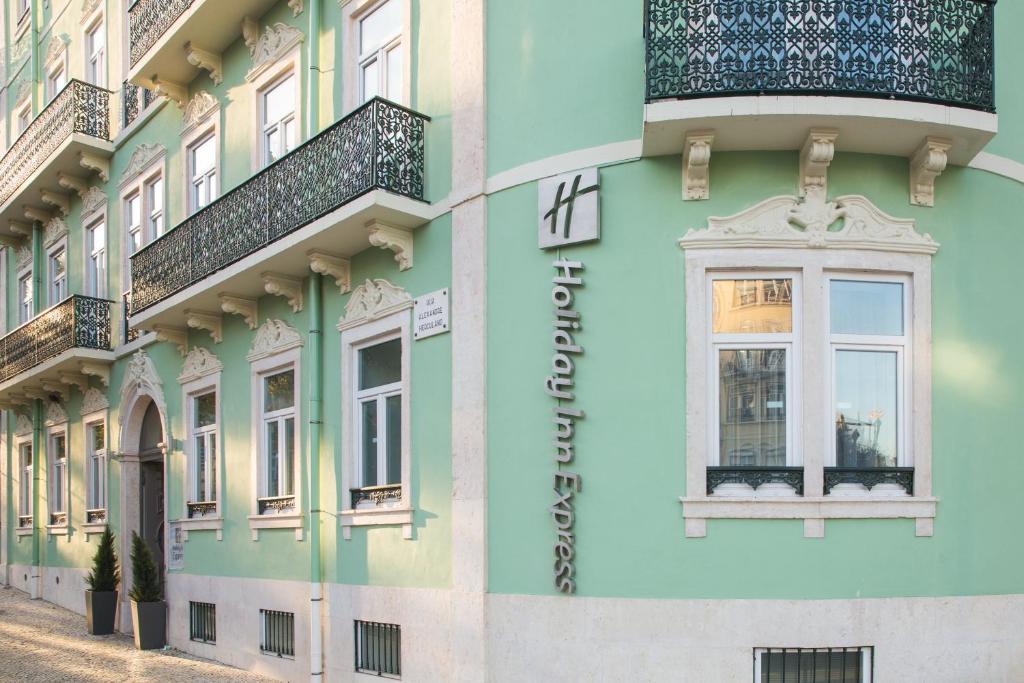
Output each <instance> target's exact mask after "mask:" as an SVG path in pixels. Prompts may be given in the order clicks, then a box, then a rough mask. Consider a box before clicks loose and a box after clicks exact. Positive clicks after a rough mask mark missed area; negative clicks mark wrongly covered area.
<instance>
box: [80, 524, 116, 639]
mask: <svg viewBox="0 0 1024 683" xmlns="http://www.w3.org/2000/svg"><path fill="white" fill-rule="evenodd" d="M120 578H121V577H120V576H118V572H117V555H115V554H114V534H112V533H111V532H110V527H107V528H105V529H104V530H103V535H102V536H101V537H100V546H99V547H98V548H97V549H96V555H95V556H93V558H92V571H91V572H89V575H88V576H86V577H85V583H86V584H87V585H88V586H89V589H88V590H87V591H85V623H86V626H87V627H88V629H89V633H90V634H91V635H94V636H105V635H109V634H111V633H113V632H114V617H115V616H116V614H117V584H118V581H120Z"/></svg>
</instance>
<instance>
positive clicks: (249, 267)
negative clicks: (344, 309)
mask: <svg viewBox="0 0 1024 683" xmlns="http://www.w3.org/2000/svg"><path fill="white" fill-rule="evenodd" d="M433 213H434V209H433V208H432V207H431V206H430V205H429V204H427V203H425V202H421V201H417V200H415V199H410V198H408V197H403V196H400V195H397V194H394V193H391V192H387V191H385V190H373V191H371V192H367V193H366V194H364V195H362V196H360V197H357V198H356V199H353V200H352V201H350V202H348V203H347V204H345V205H343V206H341V207H340V208H338V209H335V210H334V211H332V212H331V213H329V214H327V215H326V216H323V217H322V218H320V219H318V220H316V221H313V222H312V223H310V224H309V225H306V226H305V227H303V228H300V229H298V230H295V231H294V232H292V233H289V234H287V235H285V236H284V237H282V238H281V239H279V240H277V241H276V242H273V243H271V244H269V245H268V246H266V247H264V248H262V249H260V250H259V251H256V252H254V253H252V254H250V255H249V256H246V257H245V258H243V259H241V260H239V261H237V262H235V263H233V264H231V265H229V266H227V267H225V268H224V269H222V270H220V271H217V272H216V273H214V274H212V275H210V276H208V277H205V278H203V279H202V280H201V281H199V282H197V283H195V284H193V285H191V286H189V287H187V288H185V289H183V290H181V291H180V292H177V293H176V294H173V295H171V296H169V297H167V298H166V299H163V300H162V301H160V302H158V303H156V304H153V305H152V306H149V307H148V308H146V309H144V310H142V311H140V312H138V313H136V314H135V315H132V316H131V318H130V320H129V324H130V325H131V327H133V328H136V329H142V330H152V329H154V327H159V326H167V327H176V328H184V327H185V325H186V320H187V318H188V316H187V315H186V313H185V311H186V310H190V311H200V312H207V313H213V314H216V315H221V300H220V295H221V294H226V295H231V296H235V297H243V298H247V299H258V298H260V297H262V296H266V294H267V291H266V288H265V284H264V281H263V278H262V274H263V273H266V272H271V273H274V274H276V275H285V276H288V277H292V278H304V277H307V276H308V275H309V274H310V258H309V252H311V251H316V252H324V253H327V254H330V255H334V256H337V257H341V258H348V257H351V256H354V255H355V254H358V253H359V252H362V251H364V250H366V249H367V248H369V247H370V246H371V244H370V240H369V235H370V231H369V230H368V228H367V225H368V224H371V225H372V224H374V223H381V224H385V225H389V226H394V227H397V228H402V229H404V230H413V229H415V228H417V227H420V226H422V225H424V224H425V223H427V222H428V221H429V220H431V218H433ZM395 267H396V268H397V267H398V265H397V264H396V266H395ZM326 282H327V283H329V284H330V285H332V286H333V284H334V281H333V279H332V278H331V277H330V276H327V277H326ZM353 284H355V283H353Z"/></svg>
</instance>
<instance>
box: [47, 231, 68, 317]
mask: <svg viewBox="0 0 1024 683" xmlns="http://www.w3.org/2000/svg"><path fill="white" fill-rule="evenodd" d="M61 252H63V253H64V275H63V278H62V279H61V280H60V281H58V280H57V279H56V277H55V272H54V267H53V265H54V257H56V256H57V255H58V254H60V253H61ZM70 270H71V260H70V259H69V258H68V240H67V237H62V238H61V239H59V240H58V241H56V242H54V243H53V244H51V245H50V246H49V247H47V249H46V305H47V308H50V307H53V306H56V305H57V304H59V303H60V302H61V301H63V300H64V299H66V298H67V297H68V292H69V291H70V287H69V284H70V283H69V281H68V280H69V275H70V273H69V271H70ZM58 282H59V285H58Z"/></svg>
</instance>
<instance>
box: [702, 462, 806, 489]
mask: <svg viewBox="0 0 1024 683" xmlns="http://www.w3.org/2000/svg"><path fill="white" fill-rule="evenodd" d="M722 484H746V485H747V486H749V487H750V488H752V489H754V490H757V487H758V486H761V485H762V484H786V485H788V486H789V487H790V488H792V489H793V490H794V491H795V492H796V494H797V495H798V496H802V495H804V468H803V467H782V466H780V467H771V466H759V465H729V466H723V467H708V469H707V494H708V495H709V496H710V495H711V494H713V493H714V492H715V489H716V488H718V487H719V486H721V485H722Z"/></svg>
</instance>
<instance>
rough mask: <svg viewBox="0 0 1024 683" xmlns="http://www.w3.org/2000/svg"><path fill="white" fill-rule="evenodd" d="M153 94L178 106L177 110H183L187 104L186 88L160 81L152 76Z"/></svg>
mask: <svg viewBox="0 0 1024 683" xmlns="http://www.w3.org/2000/svg"><path fill="white" fill-rule="evenodd" d="M152 80H153V94H154V95H156V96H158V97H165V98H167V99H169V100H171V101H172V102H174V103H175V104H177V105H178V109H184V108H185V105H186V104H188V88H186V87H185V86H183V85H181V84H179V83H172V82H171V81H161V80H160V79H159V78H158V77H156V76H153V79H152Z"/></svg>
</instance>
